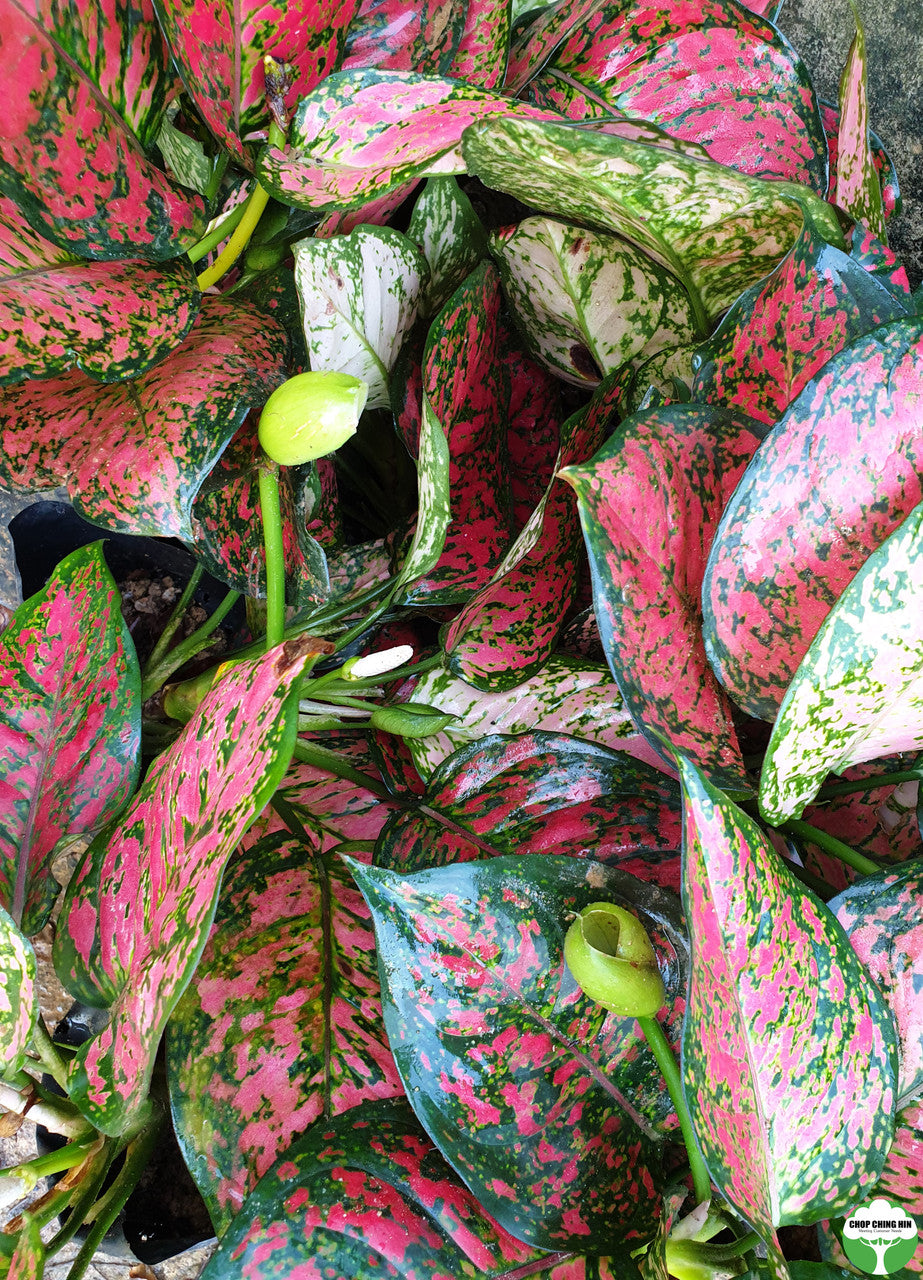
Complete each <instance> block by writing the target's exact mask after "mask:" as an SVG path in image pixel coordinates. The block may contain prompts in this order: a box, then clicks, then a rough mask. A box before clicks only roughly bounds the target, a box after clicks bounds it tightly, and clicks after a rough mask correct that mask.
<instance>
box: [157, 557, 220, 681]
mask: <svg viewBox="0 0 923 1280" xmlns="http://www.w3.org/2000/svg"><path fill="white" fill-rule="evenodd" d="M204 574H205V568H204V566H203V565H200V564H197V565H196V567H195V568H194V569H193V571H192V576H191V577H190V579H189V581H188V582H187V583H186V586H185V588H184V590H183V594H182V595H181V596H180V598H179V599H178V600H177V602H176V604H175V605H174V606H173V611H172V613H171V614H170V616H169V618H167V623H166V626H165V627H164V629H163V631H161V633H160V636H159V638H158V640H157V643H156V644H155V645H154V647H153V649H152V650H151V652H150V655H149V657H148V660H147V662H146V663H145V664H144V671H143V672H142V675H143V676H144V677H145V678H146V677H147V675H148V673H149V672H150V671H152V670H153V669H154V668H155V667H156V666H157V664H158V663H159V662H160V661H161V659H162V658H163V656H164V654H165V653H166V652H167V650H168V649H169V648H170V642H171V640H172V639H173V637H174V636H175V635H176V632H177V629H178V628H179V624H180V623H181V622H182V620H183V614H184V613H185V612H186V610H187V609H188V608H189V604H190V601H191V600H192V597H193V595H194V594H195V591H196V589H197V587H198V585H199V583H200V582H201V581H202V578H203V576H204Z"/></svg>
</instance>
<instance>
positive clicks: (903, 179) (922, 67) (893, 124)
mask: <svg viewBox="0 0 923 1280" xmlns="http://www.w3.org/2000/svg"><path fill="white" fill-rule="evenodd" d="M858 4H859V11H860V13H861V16H862V22H863V26H864V27H865V39H866V49H867V53H868V63H869V67H868V78H869V104H870V124H871V126H872V128H873V129H874V130H875V132H876V133H877V134H878V136H879V137H880V138H881V140H882V142H883V143H884V144H885V147H886V148H887V150H888V152H889V154H890V155H891V158H892V160H893V161H894V164H895V166H896V168H897V176H898V179H899V181H900V186H901V192H902V194H903V198H904V209H903V213H902V214H901V216H900V218H896V219H894V220H893V221H892V224H891V228H890V231H889V239H890V243H891V247H892V248H893V249H894V251H895V252H896V253H897V254H898V255H899V256H900V257H901V259H902V260H903V262H904V265H905V266H906V267H907V270H908V273H909V275H910V278H911V284H912V285H913V286H914V288H916V286H917V285H918V284H919V283H920V282H921V280H923V0H897V3H895V4H889V3H888V2H887V0H858ZM778 26H779V27H780V28H781V29H782V31H783V32H784V33H785V35H786V36H787V37H788V39H789V40H790V41H791V43H792V44H793V45H794V46H795V48H796V49H797V50H798V52H799V53H800V54H801V57H802V59H803V60H804V62H805V64H806V66H807V68H808V70H809V71H810V73H811V75H812V77H813V79H814V87H815V89H816V90H817V93H818V95H819V96H820V97H822V98H825V99H827V100H828V101H830V102H836V99H837V86H838V84H839V79H840V72H841V70H842V68H843V63H844V62H845V60H846V54H847V52H848V51H849V46H850V43H851V41H852V37H853V34H854V31H855V25H854V20H853V16H852V10H851V9H850V6H849V3H848V0H785V4H784V7H783V9H782V13H781V16H780V17H779V20H778Z"/></svg>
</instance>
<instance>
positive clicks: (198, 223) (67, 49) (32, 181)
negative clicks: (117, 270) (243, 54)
mask: <svg viewBox="0 0 923 1280" xmlns="http://www.w3.org/2000/svg"><path fill="white" fill-rule="evenodd" d="M0 59H2V61H3V64H4V66H5V67H6V75H5V79H4V88H5V102H4V127H3V137H2V139H0V192H2V193H3V195H5V196H7V197H9V198H10V199H12V200H14V201H15V203H16V204H17V205H18V206H19V208H20V210H21V211H22V213H23V214H24V215H25V217H26V219H27V220H28V221H29V223H31V225H32V226H33V227H34V228H35V230H36V231H38V232H39V233H40V234H41V235H43V236H46V237H47V238H48V239H49V240H52V241H53V242H54V243H55V244H57V245H60V246H61V247H62V248H64V249H67V250H69V251H70V252H72V253H76V254H79V255H80V256H81V257H84V258H94V259H96V258H98V259H102V260H110V259H112V258H125V257H129V256H130V257H132V258H143V259H144V260H145V261H161V260H163V259H164V258H174V257H176V256H177V255H178V254H180V253H182V252H183V251H184V250H185V249H187V248H189V247H190V245H191V244H193V243H194V241H195V240H196V239H197V238H198V237H199V236H200V235H201V234H202V232H203V231H204V229H205V222H206V218H205V204H204V202H203V200H202V198H201V197H200V196H197V195H194V194H193V193H192V192H190V191H185V190H183V189H182V188H181V187H178V186H175V185H174V183H173V182H172V181H171V180H170V179H169V178H168V177H167V175H166V174H165V173H163V172H162V171H161V170H160V169H158V168H156V167H155V166H154V165H153V164H152V163H151V162H150V161H149V160H148V159H147V155H146V150H145V149H146V148H148V147H150V145H151V144H152V143H153V142H154V140H155V139H156V137H157V133H158V130H159V128H160V122H161V119H162V118H163V111H164V105H165V102H166V94H167V91H168V89H169V88H170V87H171V85H172V78H173V77H172V74H171V72H170V67H169V61H168V58H167V56H166V51H165V50H164V47H163V41H162V39H161V35H160V31H159V29H158V26H157V21H156V18H155V16H154V10H153V6H152V5H151V3H150V0H140V3H139V4H138V5H136V6H135V7H133V8H132V9H131V10H129V9H128V8H127V7H125V6H123V5H122V4H120V3H118V0H101V3H99V4H77V3H74V4H63V5H62V4H53V3H50V0H26V2H25V3H19V2H18V0H3V2H2V4H0Z"/></svg>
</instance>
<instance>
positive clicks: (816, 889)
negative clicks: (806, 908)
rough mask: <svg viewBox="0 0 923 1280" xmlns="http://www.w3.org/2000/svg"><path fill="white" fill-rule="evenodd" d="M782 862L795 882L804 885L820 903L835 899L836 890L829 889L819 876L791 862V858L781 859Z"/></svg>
mask: <svg viewBox="0 0 923 1280" xmlns="http://www.w3.org/2000/svg"><path fill="white" fill-rule="evenodd" d="M782 861H783V862H784V863H785V865H786V866H787V867H788V869H789V871H790V872H791V873H792V875H793V876H794V877H795V878H796V880H800V881H801V883H802V884H803V885H806V886H807V888H808V889H810V890H811V891H812V892H813V893H816V894H817V896H818V898H820V900H821V902H829V901H830V899H831V898H833V897H836V890H835V889H833V888H831V886H830V885H829V884H827V882H826V880H821V878H820V876H816V875H814V874H813V872H811V871H809V870H808V869H807V867H802V866H801V865H800V864H799V863H797V862H793V861H792V860H791V858H783V859H782Z"/></svg>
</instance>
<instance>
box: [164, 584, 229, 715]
mask: <svg viewBox="0 0 923 1280" xmlns="http://www.w3.org/2000/svg"><path fill="white" fill-rule="evenodd" d="M239 599H240V592H239V591H229V592H228V593H227V595H226V596H225V597H224V599H223V600H222V601H221V603H220V604H219V605H218V607H217V609H215V611H214V613H213V614H212V615H211V616H210V617H208V618H206V619H205V621H204V622H203V623H202V625H201V627H197V628H196V629H195V631H193V632H192V634H191V635H188V636H187V637H186V639H185V640H181V641H180V642H179V644H178V645H177V646H176V648H175V649H171V650H170V652H169V654H168V655H167V656H166V657H165V658H164V659H163V660H162V661H161V662H160V663H159V664H158V665H157V666H156V667H153V668H151V667H149V668H148V670H147V672H146V674H145V677H144V680H143V681H142V683H141V699H142V701H145V702H146V701H147V699H148V698H150V697H152V696H153V695H154V694H155V693H156V692H157V690H158V689H159V688H160V686H161V685H162V684H163V682H164V681H165V680H168V679H169V678H170V676H172V674H173V672H174V671H178V670H179V669H180V667H182V666H184V665H185V664H186V663H187V662H188V661H189V660H190V659H191V658H194V657H195V656H196V654H199V653H201V652H202V650H203V649H207V648H208V646H209V645H210V644H211V643H212V633H213V632H214V631H215V630H217V628H218V626H219V624H220V623H221V622H223V621H224V619H225V617H226V616H227V615H228V614H229V613H230V611H231V610H232V609H233V608H234V606H235V604H236V603H237V601H238V600H239Z"/></svg>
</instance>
